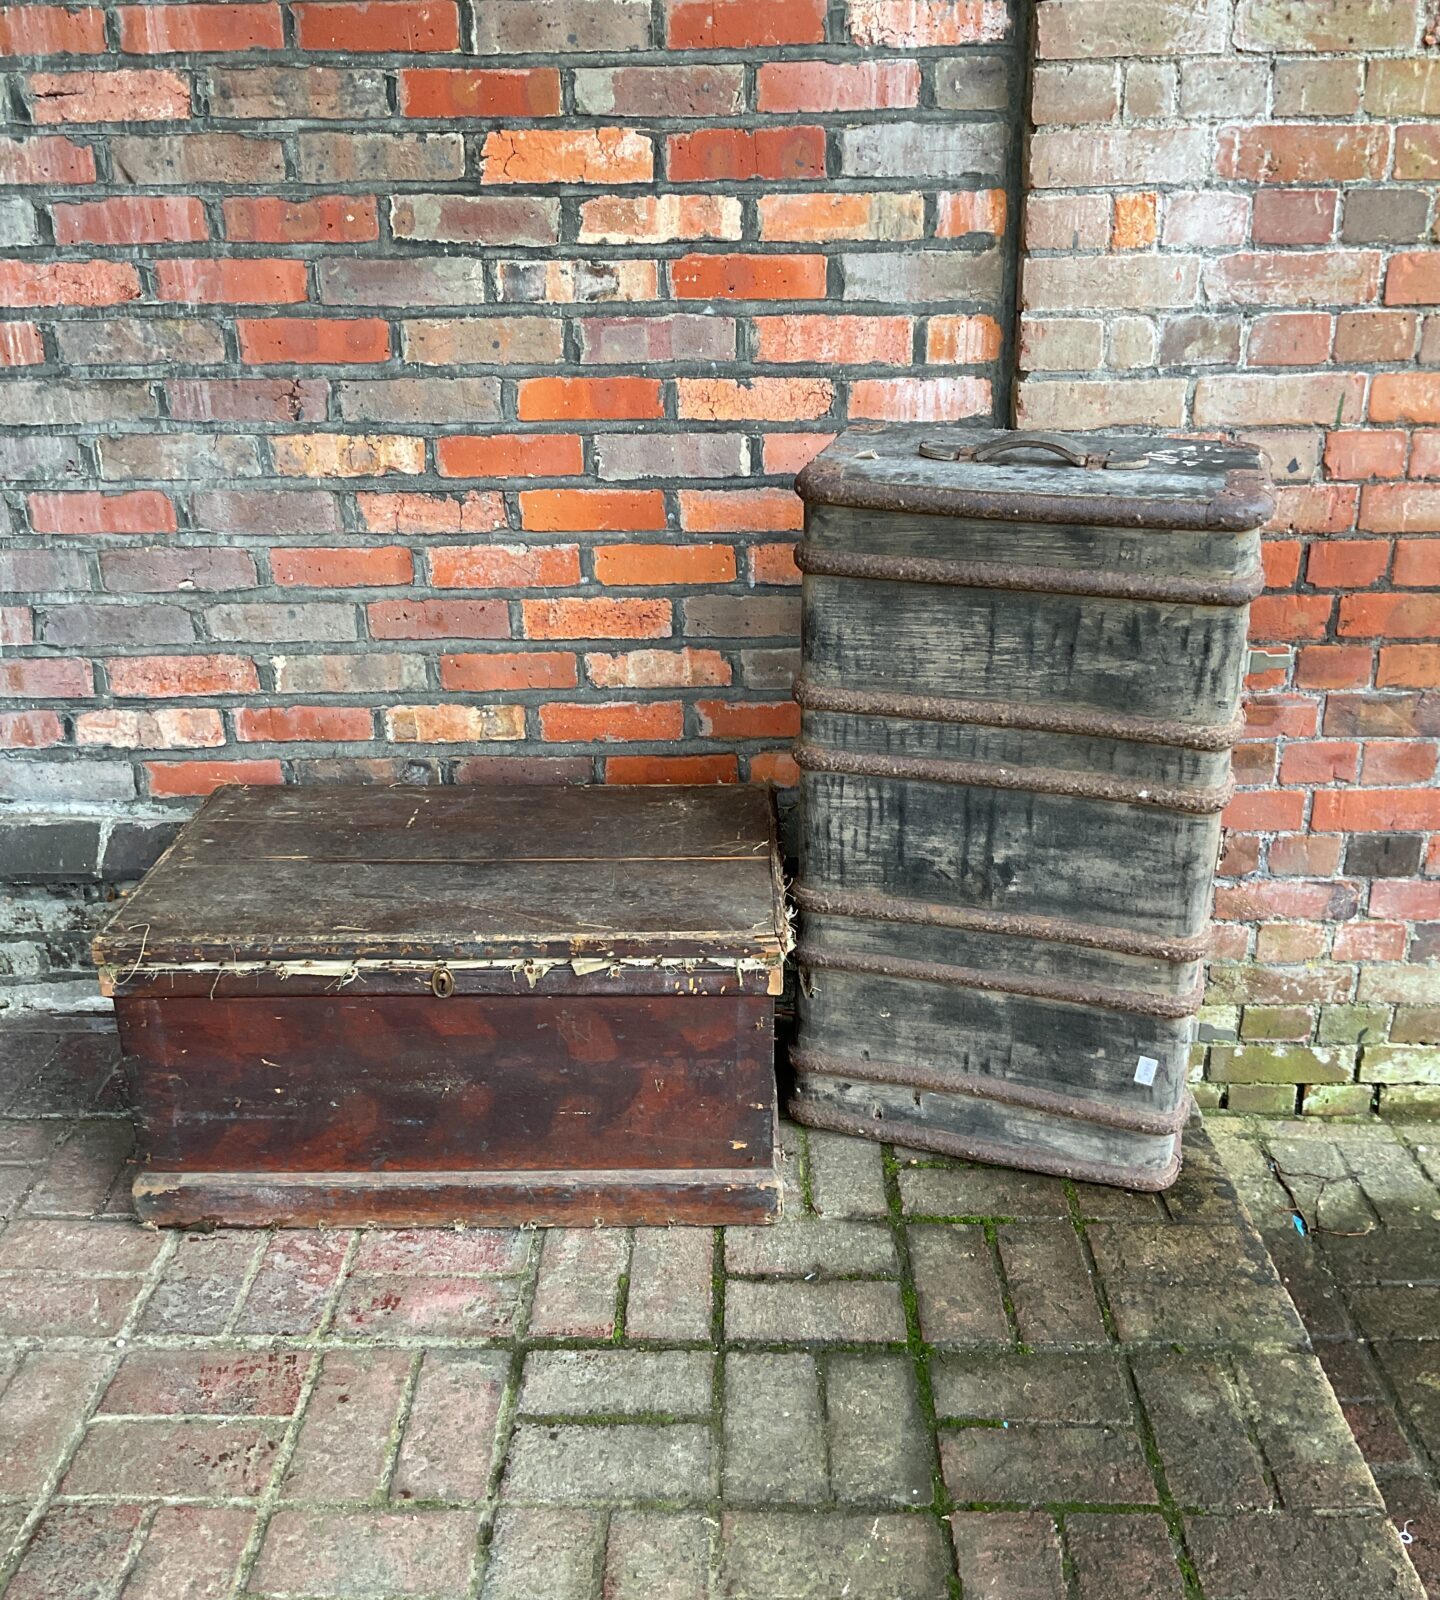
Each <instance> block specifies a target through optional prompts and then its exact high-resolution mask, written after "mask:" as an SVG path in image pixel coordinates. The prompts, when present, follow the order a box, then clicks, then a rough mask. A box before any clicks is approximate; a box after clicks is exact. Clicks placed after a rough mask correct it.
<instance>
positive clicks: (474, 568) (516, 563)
mask: <svg viewBox="0 0 1440 1600" xmlns="http://www.w3.org/2000/svg"><path fill="white" fill-rule="evenodd" d="M430 581H431V583H433V584H434V585H435V587H436V588H437V589H542V588H554V587H561V588H564V587H568V586H569V585H571V584H577V583H579V582H580V547H579V546H578V545H573V544H550V545H533V546H532V545H523V544H489V545H458V544H447V545H441V546H439V547H438V548H436V549H434V550H432V551H431V552H430Z"/></svg>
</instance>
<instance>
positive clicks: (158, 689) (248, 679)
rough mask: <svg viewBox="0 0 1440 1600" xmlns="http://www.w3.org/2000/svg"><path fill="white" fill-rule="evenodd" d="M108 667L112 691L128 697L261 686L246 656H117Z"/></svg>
mask: <svg viewBox="0 0 1440 1600" xmlns="http://www.w3.org/2000/svg"><path fill="white" fill-rule="evenodd" d="M105 670H106V672H107V673H108V674H109V677H110V689H111V692H112V693H114V694H116V695H119V696H121V697H124V698H127V699H139V700H152V699H155V700H161V699H171V698H176V697H180V696H183V697H185V698H187V699H188V698H191V697H193V696H196V695H212V694H253V693H254V692H255V691H256V690H257V689H258V688H259V687H260V678H259V675H258V673H257V672H256V670H255V663H254V662H253V661H251V660H249V659H248V658H247V657H245V656H116V657H115V658H114V659H112V660H111V661H108V662H107V663H106V669H105Z"/></svg>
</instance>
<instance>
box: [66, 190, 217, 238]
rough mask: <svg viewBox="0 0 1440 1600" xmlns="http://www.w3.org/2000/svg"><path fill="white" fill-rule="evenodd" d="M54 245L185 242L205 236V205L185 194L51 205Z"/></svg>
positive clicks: (207, 236)
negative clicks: (53, 221) (53, 223)
mask: <svg viewBox="0 0 1440 1600" xmlns="http://www.w3.org/2000/svg"><path fill="white" fill-rule="evenodd" d="M50 214H51V216H52V217H53V218H54V220H55V242H56V244H184V243H186V242H189V241H193V240H198V239H208V238H209V237H210V229H209V226H208V225H207V223H206V221H205V207H204V206H203V205H202V204H201V202H200V201H199V200H195V199H192V198H190V197H189V196H186V195H174V196H172V195H138V196H116V197H115V198H113V199H110V200H84V201H81V202H79V203H78V204H75V205H54V206H52V207H51V208H50Z"/></svg>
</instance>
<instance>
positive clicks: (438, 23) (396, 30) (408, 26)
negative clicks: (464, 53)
mask: <svg viewBox="0 0 1440 1600" xmlns="http://www.w3.org/2000/svg"><path fill="white" fill-rule="evenodd" d="M291 10H292V11H293V12H294V15H295V32H296V38H297V42H298V43H299V45H300V48H301V49H302V50H335V51H343V52H345V53H347V54H349V53H352V52H366V51H368V52H374V51H381V50H383V51H404V52H405V53H406V54H409V53H411V52H419V51H425V50H456V49H458V48H459V45H460V18H459V14H458V11H457V9H456V6H455V4H454V0H354V3H344V0H341V3H331V0H301V3H300V4H298V5H294V6H292V7H291Z"/></svg>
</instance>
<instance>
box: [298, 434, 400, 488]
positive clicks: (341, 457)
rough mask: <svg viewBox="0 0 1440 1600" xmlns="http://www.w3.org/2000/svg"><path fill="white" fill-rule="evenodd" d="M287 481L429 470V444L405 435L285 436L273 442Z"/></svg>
mask: <svg viewBox="0 0 1440 1600" xmlns="http://www.w3.org/2000/svg"><path fill="white" fill-rule="evenodd" d="M270 454H271V456H272V458H273V459H274V462H275V470H276V471H277V472H278V473H281V474H282V475H283V476H285V477H287V478H378V477H381V476H383V475H384V474H385V473H387V472H399V473H417V472H423V471H424V470H425V441H424V440H423V439H420V438H416V437H415V436H414V435H412V434H402V433H281V434H275V435H273V436H272V437H271V440H270Z"/></svg>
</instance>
